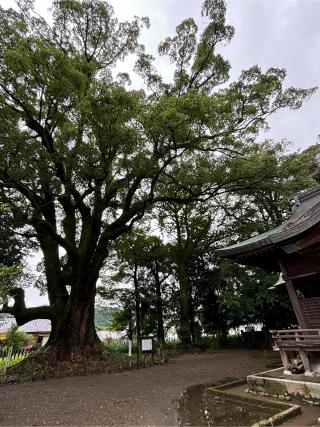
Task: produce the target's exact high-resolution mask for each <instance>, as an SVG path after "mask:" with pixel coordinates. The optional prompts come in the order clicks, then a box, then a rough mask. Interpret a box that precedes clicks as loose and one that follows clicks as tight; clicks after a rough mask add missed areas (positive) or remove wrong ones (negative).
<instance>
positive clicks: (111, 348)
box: [103, 340, 128, 353]
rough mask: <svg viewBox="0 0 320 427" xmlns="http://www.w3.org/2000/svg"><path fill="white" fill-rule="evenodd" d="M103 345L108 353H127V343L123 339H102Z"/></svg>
mask: <svg viewBox="0 0 320 427" xmlns="http://www.w3.org/2000/svg"><path fill="white" fill-rule="evenodd" d="M103 345H104V348H105V350H106V351H107V352H108V353H128V343H127V342H126V341H124V340H111V341H104V343H103Z"/></svg>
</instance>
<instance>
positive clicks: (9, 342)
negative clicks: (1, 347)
mask: <svg viewBox="0 0 320 427" xmlns="http://www.w3.org/2000/svg"><path fill="white" fill-rule="evenodd" d="M18 328H19V326H18V325H12V326H11V328H10V329H9V331H8V333H7V336H6V339H5V345H6V347H7V348H10V347H12V348H13V351H18V350H21V347H23V346H24V345H26V344H30V343H31V342H32V338H31V337H30V336H29V335H28V334H26V333H24V332H21V331H19V330H18Z"/></svg>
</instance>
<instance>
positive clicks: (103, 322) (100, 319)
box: [94, 306, 115, 329]
mask: <svg viewBox="0 0 320 427" xmlns="http://www.w3.org/2000/svg"><path fill="white" fill-rule="evenodd" d="M114 312H115V309H114V308H110V307H102V306H96V308H95V314H94V323H95V325H96V327H97V328H99V329H104V328H105V327H106V326H107V325H108V324H109V323H110V322H111V319H112V315H113V313H114Z"/></svg>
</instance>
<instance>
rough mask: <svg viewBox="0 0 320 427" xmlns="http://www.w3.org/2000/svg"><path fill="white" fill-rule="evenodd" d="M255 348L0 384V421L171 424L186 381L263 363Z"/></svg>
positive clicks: (242, 371) (236, 373) (232, 374)
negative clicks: (117, 370) (149, 365)
mask: <svg viewBox="0 0 320 427" xmlns="http://www.w3.org/2000/svg"><path fill="white" fill-rule="evenodd" d="M256 356H257V352H250V351H243V350H240V351H239V350H237V351H235V350H234V351H233V350H232V351H231V350H230V351H221V352H217V353H214V354H195V355H183V356H180V357H178V358H175V359H171V360H170V361H169V363H168V364H166V365H164V366H154V367H152V368H145V369H136V370H132V371H127V372H121V373H111V374H100V375H90V376H87V377H73V378H62V379H55V380H48V381H38V382H33V383H23V384H12V385H4V386H1V387H0V425H2V426H3V425H6V426H12V425H15V426H18V425H19V426H20V425H30V426H39V425H50V426H53V425H76V426H84V425H87V426H93V425H126V426H129V425H130V426H142V425H143V426H147V425H148V426H150V425H159V426H160V425H163V426H164V425H166V426H168V425H176V402H177V400H178V399H179V397H180V396H181V394H182V393H183V391H184V390H185V389H186V388H187V387H188V386H190V385H193V384H200V383H205V382H207V381H214V380H218V379H223V378H239V377H241V376H245V375H247V374H249V373H253V372H259V371H261V370H263V369H264V367H265V361H264V360H263V359H261V358H258V357H256Z"/></svg>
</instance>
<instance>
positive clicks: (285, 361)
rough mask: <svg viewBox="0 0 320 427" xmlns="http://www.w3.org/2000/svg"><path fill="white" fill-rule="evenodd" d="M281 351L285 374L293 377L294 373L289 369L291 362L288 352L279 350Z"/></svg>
mask: <svg viewBox="0 0 320 427" xmlns="http://www.w3.org/2000/svg"><path fill="white" fill-rule="evenodd" d="M279 351H280V356H281V360H282V364H283V367H284V371H283V373H284V374H286V375H291V374H292V372H291V371H290V369H289V367H290V362H289V359H288V355H287V352H286V351H285V350H283V349H281V348H279Z"/></svg>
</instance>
